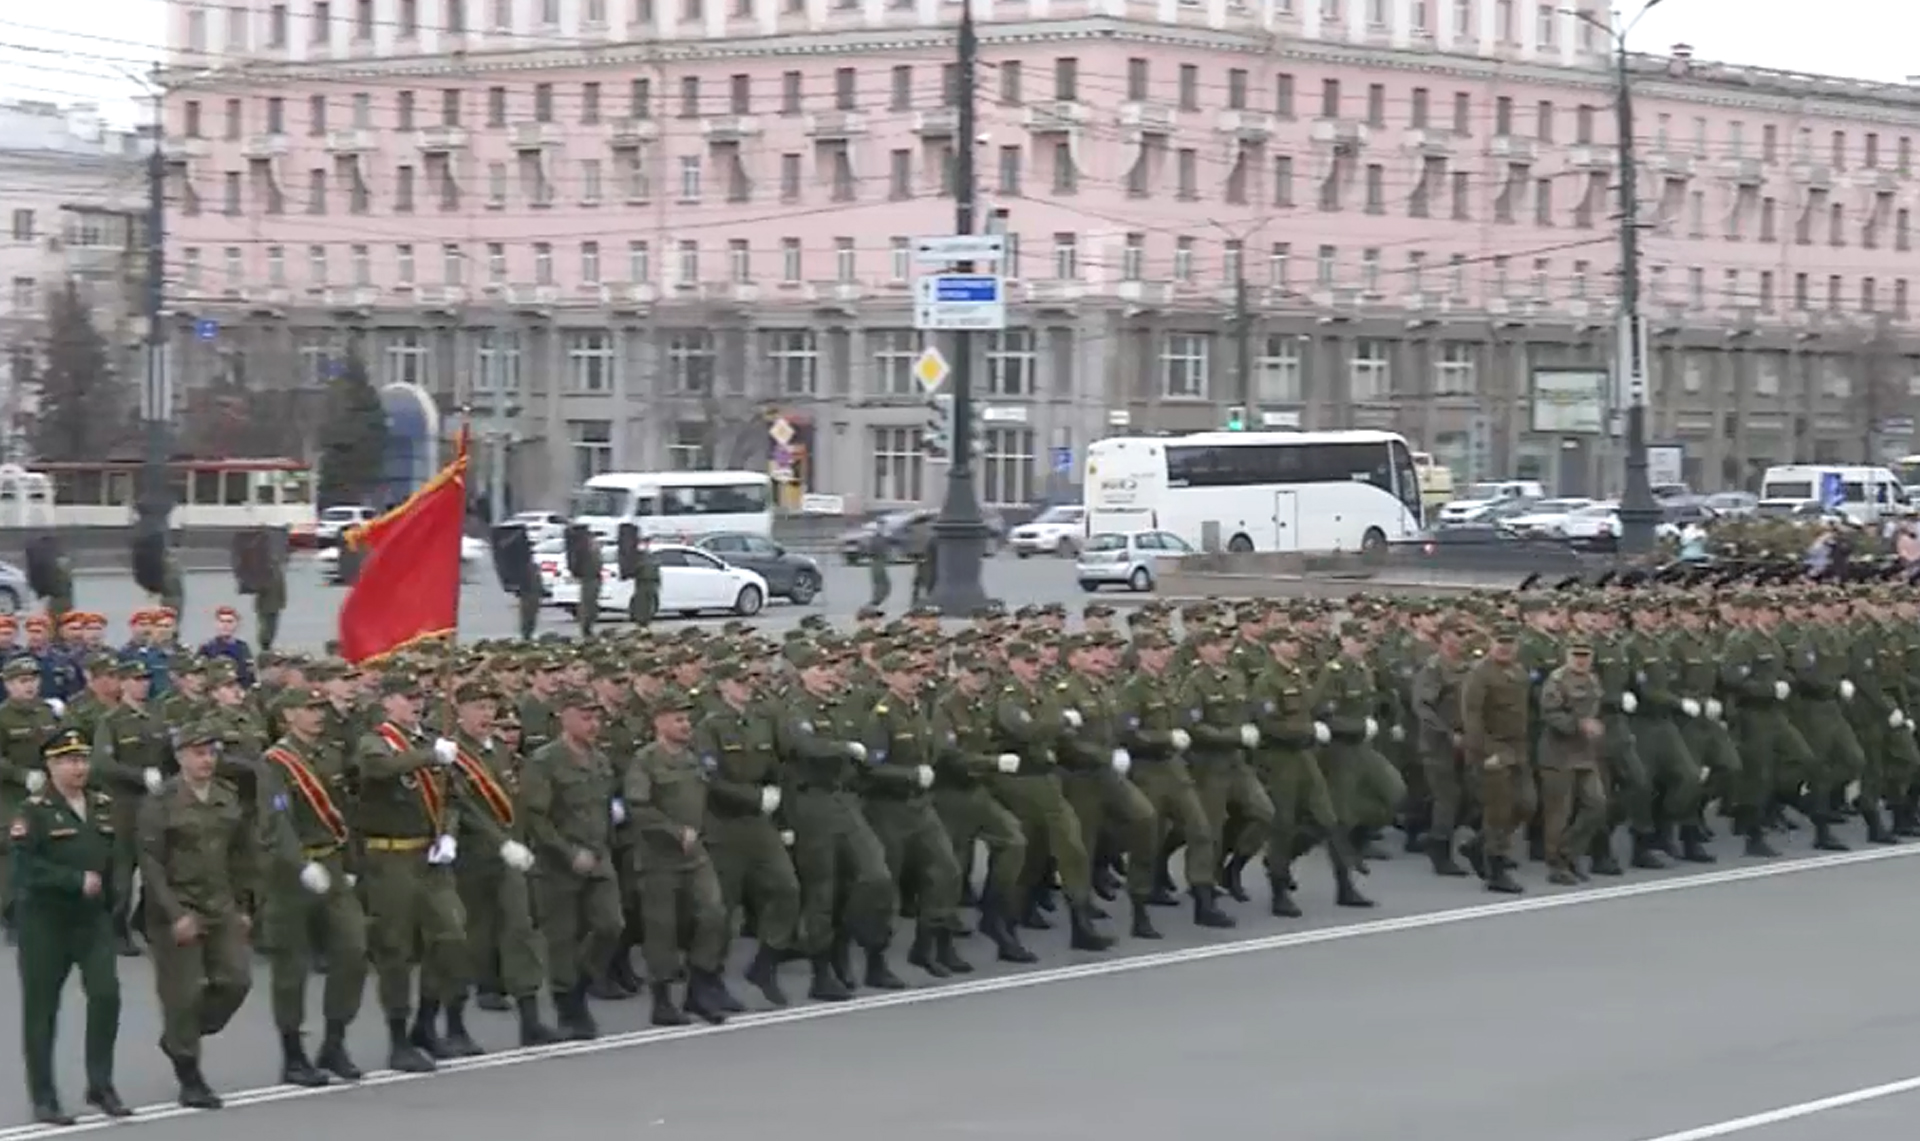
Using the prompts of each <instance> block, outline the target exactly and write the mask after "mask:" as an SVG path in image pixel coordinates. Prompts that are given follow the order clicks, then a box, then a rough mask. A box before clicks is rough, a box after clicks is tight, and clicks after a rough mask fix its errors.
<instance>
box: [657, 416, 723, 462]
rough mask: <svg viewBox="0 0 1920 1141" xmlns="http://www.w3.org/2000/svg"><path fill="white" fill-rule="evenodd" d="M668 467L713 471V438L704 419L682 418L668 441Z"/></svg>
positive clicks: (674, 427) (675, 425)
mask: <svg viewBox="0 0 1920 1141" xmlns="http://www.w3.org/2000/svg"><path fill="white" fill-rule="evenodd" d="M667 467H668V468H669V469H671V470H673V471H712V470H713V438H712V435H711V434H710V433H709V432H708V431H707V424H706V421H704V420H681V421H679V422H677V423H675V424H674V426H673V436H672V438H671V439H669V440H668V441H667Z"/></svg>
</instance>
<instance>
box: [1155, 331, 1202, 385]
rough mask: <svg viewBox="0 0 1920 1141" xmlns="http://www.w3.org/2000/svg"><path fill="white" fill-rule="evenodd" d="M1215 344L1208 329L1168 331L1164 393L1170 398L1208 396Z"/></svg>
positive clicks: (1162, 352) (1162, 368) (1162, 381)
mask: <svg viewBox="0 0 1920 1141" xmlns="http://www.w3.org/2000/svg"><path fill="white" fill-rule="evenodd" d="M1211 347H1212V346H1211V345H1209V344H1208V341H1207V335H1206V334H1205V333H1168V334H1167V338H1166V340H1165V341H1164V342H1163V343H1162V344H1161V347H1160V395H1162V396H1164V397H1165V398H1167V399H1168V400H1205V399H1206V397H1207V356H1208V349H1210V348H1211Z"/></svg>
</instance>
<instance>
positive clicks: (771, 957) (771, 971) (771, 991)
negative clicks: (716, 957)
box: [746, 943, 788, 1006]
mask: <svg viewBox="0 0 1920 1141" xmlns="http://www.w3.org/2000/svg"><path fill="white" fill-rule="evenodd" d="M746 980H747V981H748V982H750V983H752V984H753V985H754V986H756V987H758V988H760V993H761V994H763V995H765V996H766V999H767V1001H768V1002H770V1003H772V1004H773V1005H774V1006H785V1005H787V1002H788V999H787V992H786V991H784V990H782V989H780V952H778V951H774V950H770V949H769V948H768V947H767V945H766V944H764V943H762V944H761V945H760V949H759V950H758V951H755V952H754V953H753V962H751V963H749V964H747V973H746Z"/></svg>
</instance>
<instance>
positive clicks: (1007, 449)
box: [980, 428, 1033, 506]
mask: <svg viewBox="0 0 1920 1141" xmlns="http://www.w3.org/2000/svg"><path fill="white" fill-rule="evenodd" d="M980 435H981V444H982V447H981V452H980V499H981V502H983V503H989V504H995V505H1001V506H1010V505H1013V504H1019V503H1027V502H1030V501H1031V500H1032V499H1033V429H1031V428H988V429H987V430H986V431H984V432H982V433H981V434H980Z"/></svg>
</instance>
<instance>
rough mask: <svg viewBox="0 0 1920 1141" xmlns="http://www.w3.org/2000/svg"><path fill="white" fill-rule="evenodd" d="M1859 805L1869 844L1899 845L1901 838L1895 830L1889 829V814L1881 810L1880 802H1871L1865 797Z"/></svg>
mask: <svg viewBox="0 0 1920 1141" xmlns="http://www.w3.org/2000/svg"><path fill="white" fill-rule="evenodd" d="M1857 803H1858V804H1859V806H1860V819H1861V820H1863V821H1865V822H1866V825H1867V843H1869V844H1898V843H1899V842H1900V837H1898V836H1895V835H1894V834H1893V830H1892V829H1891V828H1888V827H1887V814H1886V813H1885V812H1882V811H1881V810H1880V802H1879V801H1877V800H1869V799H1867V798H1866V797H1864V796H1863V797H1861V798H1860V799H1859V801H1858V802H1857Z"/></svg>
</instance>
